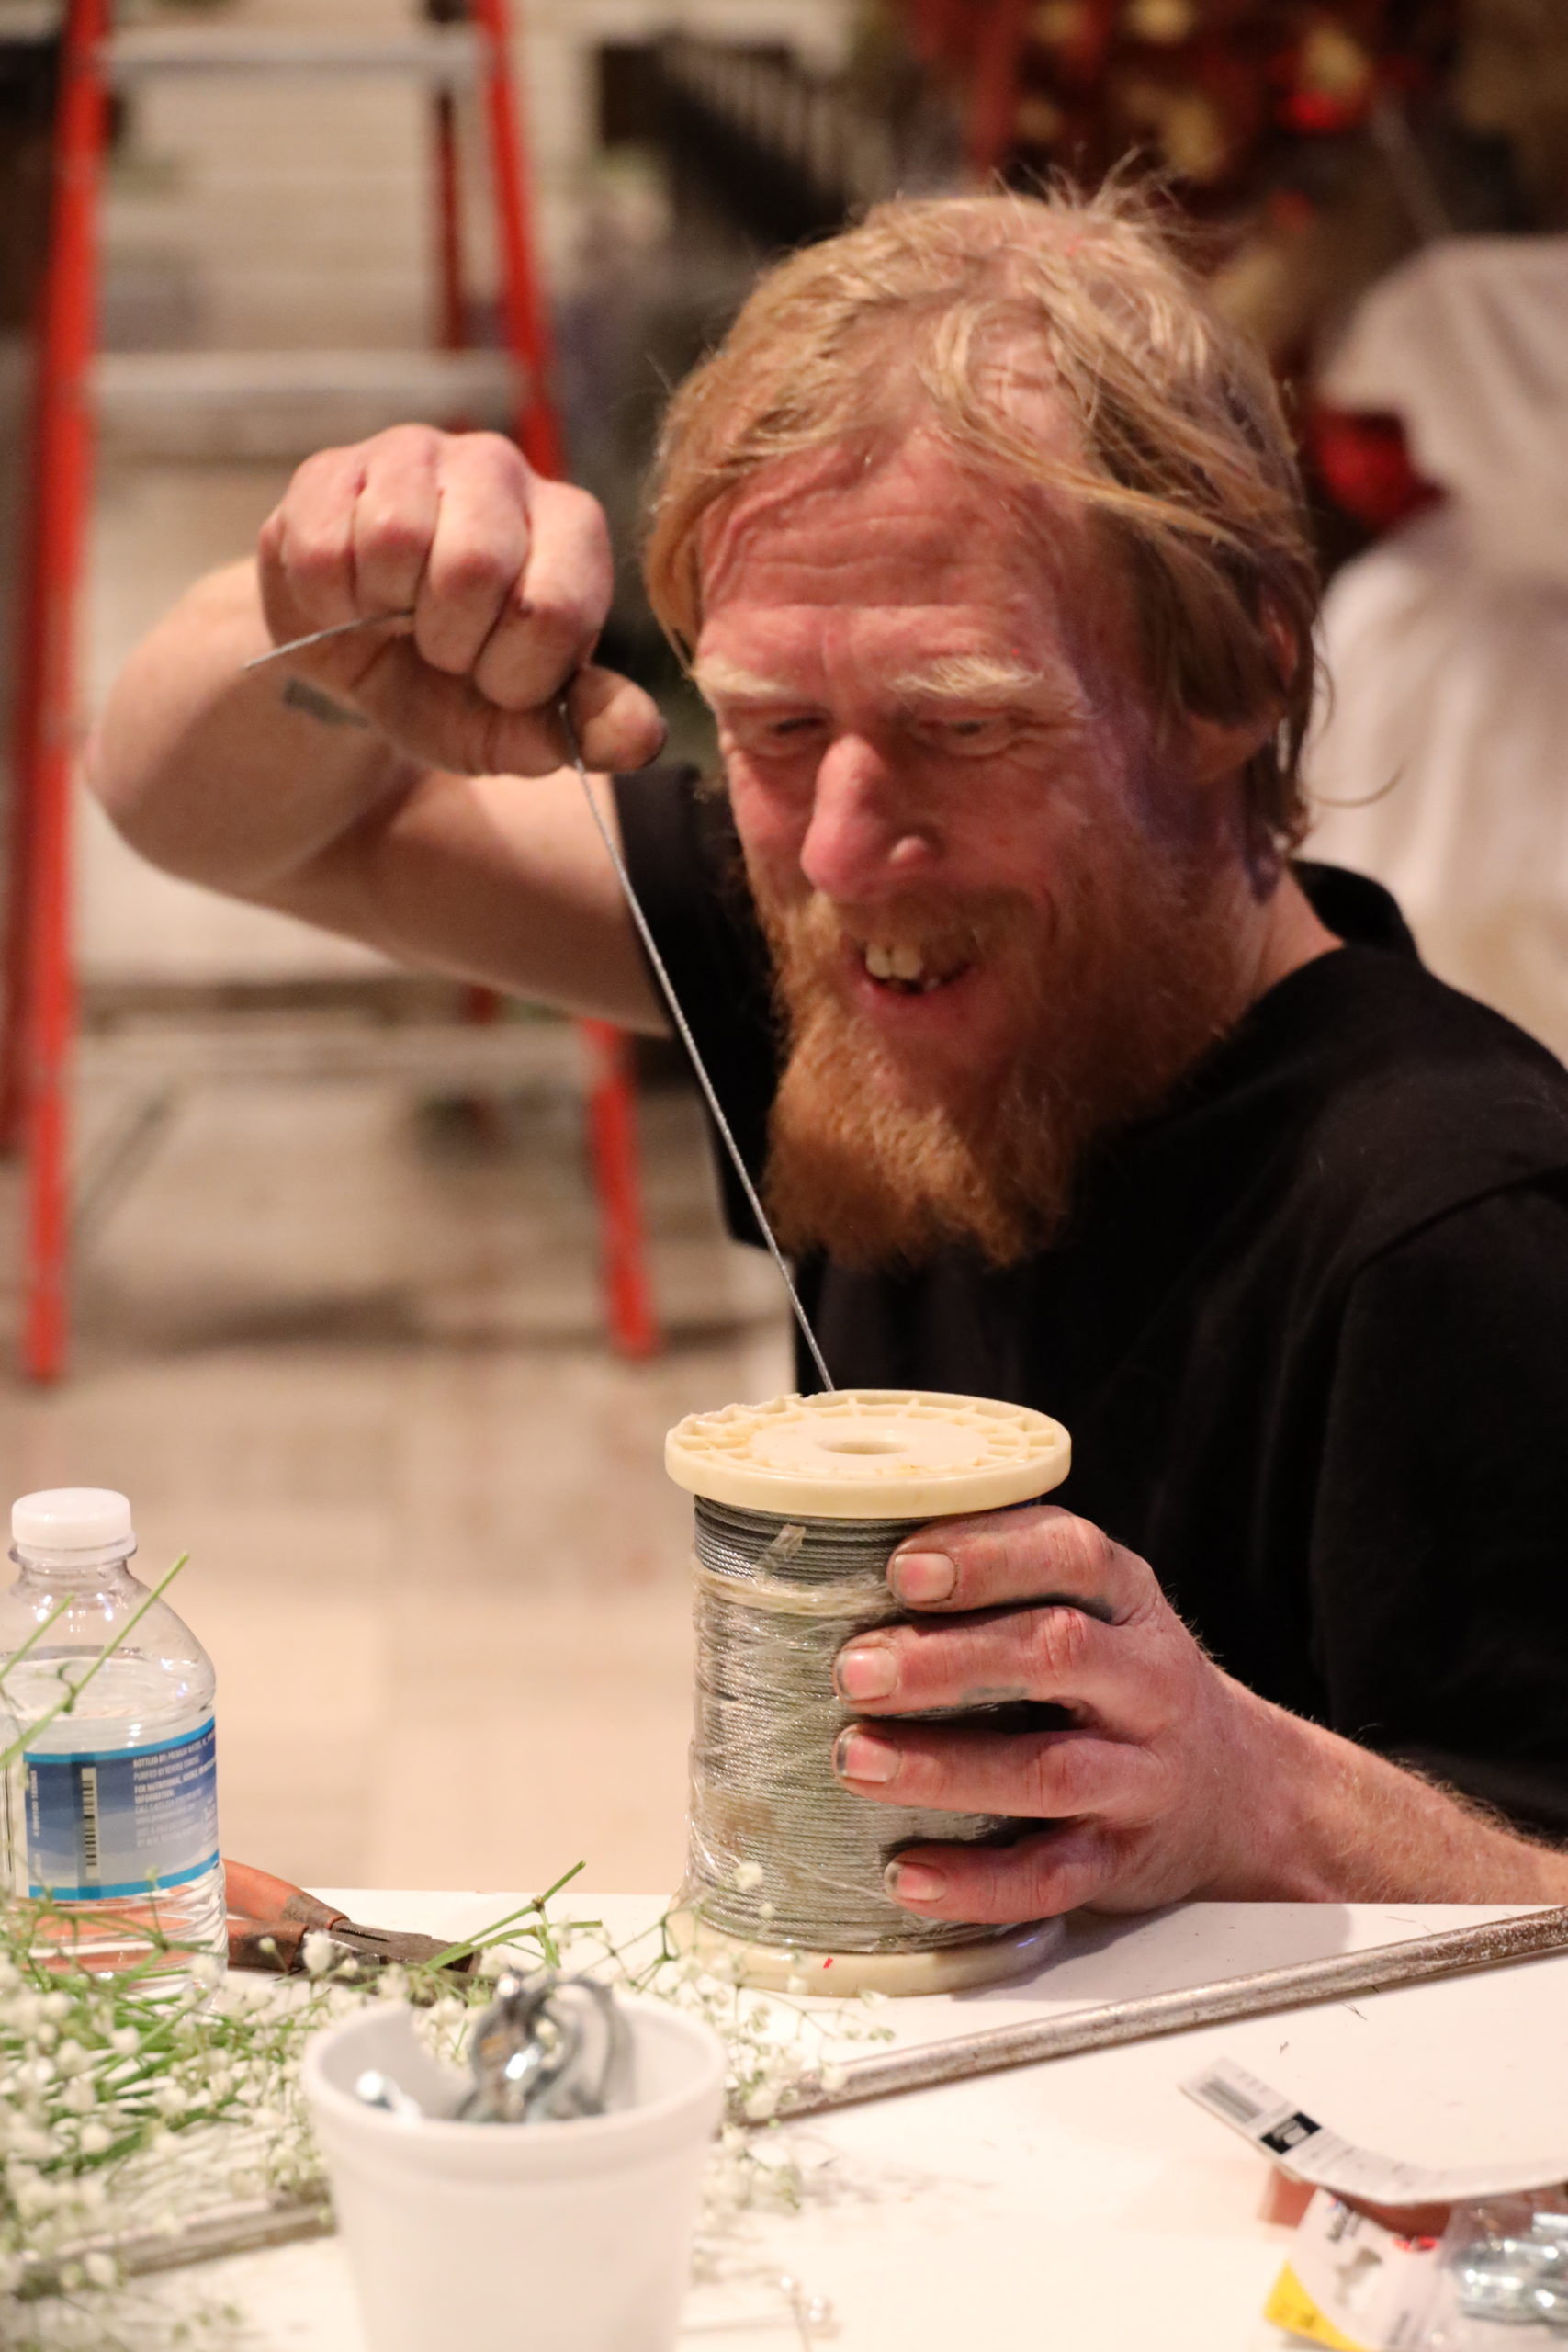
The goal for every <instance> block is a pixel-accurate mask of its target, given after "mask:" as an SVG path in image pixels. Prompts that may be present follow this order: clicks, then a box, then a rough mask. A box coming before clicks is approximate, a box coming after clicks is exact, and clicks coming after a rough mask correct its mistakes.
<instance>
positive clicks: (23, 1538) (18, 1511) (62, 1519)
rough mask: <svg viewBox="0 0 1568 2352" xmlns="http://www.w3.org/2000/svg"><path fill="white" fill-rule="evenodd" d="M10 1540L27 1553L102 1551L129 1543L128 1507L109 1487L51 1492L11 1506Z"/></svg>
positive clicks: (54, 1489) (132, 1535)
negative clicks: (19, 1545)
mask: <svg viewBox="0 0 1568 2352" xmlns="http://www.w3.org/2000/svg"><path fill="white" fill-rule="evenodd" d="M11 1539H12V1541H13V1543H17V1544H21V1545H23V1546H24V1548H25V1549H26V1550H28V1551H29V1552H107V1551H108V1550H109V1549H110V1548H111V1547H112V1546H113V1545H115V1544H134V1543H135V1541H136V1537H135V1533H134V1532H133V1530H132V1528H131V1524H130V1503H129V1502H128V1501H127V1499H126V1498H125V1497H124V1496H123V1495H117V1494H116V1493H115V1491H114V1489H113V1487H47V1488H46V1489H45V1490H44V1492H43V1493H42V1494H38V1495H24V1496H23V1497H22V1498H21V1500H20V1501H19V1502H16V1503H13V1504H12V1506H11Z"/></svg>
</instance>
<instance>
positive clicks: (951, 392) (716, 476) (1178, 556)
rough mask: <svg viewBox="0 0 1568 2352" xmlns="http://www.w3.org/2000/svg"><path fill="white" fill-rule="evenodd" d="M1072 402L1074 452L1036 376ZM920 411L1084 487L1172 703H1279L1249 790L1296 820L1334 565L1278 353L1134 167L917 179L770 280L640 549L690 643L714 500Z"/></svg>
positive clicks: (1046, 477) (968, 450) (673, 626)
mask: <svg viewBox="0 0 1568 2352" xmlns="http://www.w3.org/2000/svg"><path fill="white" fill-rule="evenodd" d="M1035 389H1038V390H1045V391H1046V392H1048V393H1050V394H1053V395H1054V396H1055V398H1056V400H1057V401H1060V402H1063V403H1065V404H1066V410H1067V413H1068V415H1069V418H1070V420H1071V421H1072V422H1073V423H1074V424H1076V427H1077V433H1076V436H1075V437H1076V440H1077V448H1076V450H1071V451H1069V453H1068V454H1066V455H1064V454H1063V452H1062V450H1061V448H1060V447H1059V446H1052V445H1048V444H1047V443H1046V441H1045V440H1043V438H1042V437H1041V436H1040V435H1038V433H1037V432H1035V431H1034V430H1032V427H1031V422H1030V419H1031V404H1030V402H1029V401H1027V400H1024V401H1020V400H1019V398H1018V397H1017V394H1018V393H1019V392H1020V391H1023V392H1027V391H1029V390H1035ZM917 420H918V421H919V422H920V423H921V424H923V425H924V427H925V428H926V429H927V430H928V431H931V432H932V433H933V434H934V435H936V436H937V438H938V439H939V440H940V441H942V443H943V444H944V445H945V446H946V447H949V448H951V449H952V450H953V453H954V454H955V455H956V456H958V457H959V458H961V459H962V460H963V461H964V462H965V463H967V464H969V465H971V466H973V467H975V468H976V469H978V470H980V471H981V472H982V473H983V474H984V475H986V476H987V477H988V478H990V479H993V480H995V481H998V482H999V483H1001V484H1004V485H1006V486H1008V487H1009V488H1010V489H1013V490H1015V491H1016V490H1026V489H1027V488H1029V487H1030V486H1032V485H1043V486H1045V487H1047V488H1049V489H1053V490H1058V491H1060V490H1066V491H1068V492H1073V493H1075V494H1076V495H1077V497H1079V498H1080V499H1082V500H1083V501H1084V502H1085V503H1087V505H1088V506H1089V507H1090V508H1091V509H1092V510H1093V511H1094V512H1095V514H1096V515H1097V516H1098V517H1099V519H1100V523H1101V525H1102V526H1103V527H1104V529H1105V531H1106V533H1107V535H1108V537H1109V538H1110V540H1111V543H1112V544H1113V546H1114V547H1115V548H1117V549H1118V551H1119V553H1120V555H1121V558H1122V562H1123V563H1124V565H1125V567H1126V572H1127V577H1128V580H1129V583H1130V590H1131V594H1132V598H1133V604H1134V611H1135V614H1136V619H1137V628H1138V635H1139V640H1140V650H1141V657H1142V663H1143V671H1144V677H1145V686H1146V691H1147V693H1148V695H1149V699H1150V703H1151V707H1152V708H1153V710H1154V712H1155V714H1156V719H1163V720H1164V721H1166V722H1169V721H1171V720H1173V719H1175V718H1178V717H1179V716H1180V715H1181V714H1183V713H1188V714H1192V715H1195V716H1199V717H1201V718H1212V719H1217V720H1220V721H1222V722H1224V723H1227V724H1254V723H1258V722H1259V721H1273V722H1275V723H1273V724H1271V725H1270V727H1269V740H1268V741H1267V742H1266V743H1265V744H1264V746H1263V748H1262V749H1261V750H1260V751H1259V752H1258V753H1257V754H1256V755H1255V756H1254V758H1253V759H1252V760H1251V762H1250V763H1249V765H1248V768H1247V785H1248V790H1249V794H1250V798H1251V806H1252V808H1253V809H1254V810H1255V811H1256V813H1257V815H1258V818H1259V819H1260V820H1262V821H1263V822H1264V823H1265V824H1266V825H1267V826H1268V828H1269V831H1270V833H1271V834H1272V835H1273V836H1274V838H1275V839H1276V840H1278V841H1280V842H1284V843H1292V842H1296V841H1298V840H1299V839H1300V837H1301V835H1302V833H1303V831H1304V830H1305V814H1304V808H1303V797H1302V792H1301V786H1300V784H1299V781H1298V775H1297V769H1298V764H1299V761H1300V755H1301V746H1302V738H1303V733H1304V731H1305V728H1306V722H1307V718H1308V715H1309V712H1310V710H1311V707H1312V694H1313V643H1312V630H1313V620H1314V614H1315V611H1316V605H1317V594H1318V589H1317V578H1316V569H1315V565H1314V559H1313V554H1312V548H1311V545H1310V542H1309V539H1308V536H1307V530H1306V524H1305V516H1304V511H1303V500H1302V492H1301V483H1300V480H1299V477H1298V475H1297V471H1296V466H1295V460H1294V458H1293V455H1292V448H1291V440H1290V434H1289V431H1288V428H1287V426H1286V424H1285V420H1284V417H1283V414H1282V413H1281V410H1280V402H1279V399H1278V396H1277V394H1276V392H1275V389H1274V385H1273V382H1272V379H1270V377H1269V371H1268V368H1267V366H1266V365H1265V362H1264V360H1263V358H1262V356H1261V355H1260V354H1259V353H1258V351H1256V350H1255V349H1254V348H1253V347H1252V345H1250V344H1248V343H1247V341H1246V340H1245V339H1244V338H1243V336H1242V335H1241V334H1238V333H1237V332H1236V331H1235V329H1234V328H1233V327H1231V326H1230V325H1228V324H1227V323H1226V322H1225V321H1224V319H1223V318H1222V317H1221V316H1220V314H1219V313H1218V311H1216V310H1215V309H1214V307H1213V304H1212V303H1211V301H1210V300H1209V299H1208V297H1207V295H1206V294H1205V292H1204V290H1203V288H1202V287H1201V284H1200V282H1199V280H1198V279H1197V278H1196V277H1195V276H1194V275H1193V274H1192V272H1191V271H1190V269H1189V268H1188V267H1187V266H1185V264H1184V263H1183V262H1182V261H1181V260H1180V259H1179V257H1178V255H1177V254H1176V253H1175V252H1174V251H1173V249H1172V247H1171V245H1170V243H1169V242H1168V240H1167V238H1166V237H1165V236H1164V235H1163V234H1162V233H1161V232H1160V231H1159V229H1158V228H1157V227H1156V223H1155V220H1154V217H1153V215H1152V212H1151V210H1150V208H1149V207H1148V205H1147V204H1146V203H1145V201H1143V200H1142V199H1140V198H1136V197H1135V196H1134V195H1133V194H1132V193H1130V192H1129V191H1128V190H1126V189H1124V188H1118V187H1111V188H1109V189H1105V190H1102V191H1100V193H1099V194H1098V195H1095V196H1093V197H1081V196H1078V195H1076V194H1073V193H1071V192H1067V191H1062V190H1058V191H1055V192H1053V193H1051V194H1049V195H1047V196H1044V197H1039V198H1036V197H1021V196H1013V195H996V196H973V197H953V198H924V199H899V200H897V201H896V202H893V203H890V204H883V205H879V206H878V207H877V208H876V209H875V210H874V212H872V213H871V214H870V215H869V216H868V218H867V219H866V220H864V221H863V222H862V223H861V224H860V225H859V226H858V227H856V228H852V229H850V230H847V231H845V232H843V233H842V234H841V235H840V236H836V237H833V238H830V239H829V240H828V241H827V242H826V243H821V244H817V245H810V246H807V248H806V249H805V250H804V251H802V252H800V253H796V254H791V255H790V256H789V257H788V259H786V260H784V261H783V262H781V263H779V264H778V265H777V266H776V267H774V268H773V269H772V270H770V271H769V272H768V273H767V274H766V275H765V276H764V277H762V278H761V281H760V283H759V284H758V286H757V287H756V288H755V289H754V290H753V292H752V294H751V295H750V299H749V300H748V301H747V303H746V305H745V307H744V309H743V310H742V311H741V312H740V314H739V318H738V319H737V320H736V322H735V323H734V325H733V327H732V328H731V329H730V332H729V334H728V336H727V337H726V339H725V341H724V343H723V344H722V345H721V346H720V347H719V349H718V350H716V352H714V353H713V354H712V355H711V356H709V357H708V358H707V359H705V361H704V362H703V363H702V365H701V366H700V367H699V368H696V369H695V371H694V373H693V374H692V375H691V376H690V377H688V378H687V379H686V381H685V382H684V383H683V384H682V386H681V388H680V390H678V391H677V393H676V394H675V397H674V399H673V400H672V401H671V404H670V409H669V413H668V415H667V417H666V421H665V426H664V432H663V435H662V439H661V442H660V452H659V458H658V462H657V466H656V469H655V475H654V483H653V493H652V509H651V525H650V530H649V541H648V546H647V550H646V559H645V561H646V573H647V580H648V589H649V598H650V600H651V602H652V605H653V608H654V611H655V612H656V614H657V615H658V616H659V618H660V621H661V623H662V624H663V626H664V628H665V629H666V630H667V631H668V632H669V634H670V635H671V638H672V639H674V641H675V643H676V644H677V646H678V647H680V648H681V649H682V650H683V652H685V653H686V654H687V656H688V657H689V656H690V654H691V652H692V650H693V649H694V646H695V643H696V639H697V635H698V632H699V630H700V628H701V626H702V610H703V605H702V575H701V569H700V564H699V538H700V531H701V525H702V522H703V518H704V517H705V515H707V514H708V512H709V511H710V510H711V509H712V508H713V507H714V506H715V505H716V504H717V503H718V502H720V501H721V500H724V499H726V498H728V496H730V495H731V494H732V493H733V492H735V491H737V490H738V489H739V487H740V485H741V484H742V483H744V482H746V481H748V480H749V479H750V477H751V476H752V475H753V474H755V473H757V472H758V471H759V470H760V469H761V468H762V467H764V466H770V465H773V464H776V463H777V462H778V461H779V460H780V459H783V458H793V457H800V456H805V455H807V454H808V453H811V452H813V451H817V450H820V449H825V448H829V447H834V446H843V447H846V448H850V449H852V448H853V447H856V446H860V447H865V448H868V449H869V448H874V447H877V446H879V445H885V444H886V442H887V441H888V440H889V438H890V437H891V436H892V435H894V434H895V433H897V434H900V435H901V434H902V432H903V431H904V430H906V429H908V426H909V425H910V424H914V423H915V422H917Z"/></svg>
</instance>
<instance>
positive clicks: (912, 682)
mask: <svg viewBox="0 0 1568 2352" xmlns="http://www.w3.org/2000/svg"><path fill="white" fill-rule="evenodd" d="M891 684H892V690H893V692H894V693H895V694H896V695H897V696H898V698H899V700H900V701H902V702H966V703H979V704H982V705H985V704H988V703H989V704H996V705H998V706H1000V705H1003V704H1006V703H1010V702H1013V701H1016V700H1017V699H1018V697H1019V696H1020V695H1024V696H1029V695H1039V694H1041V693H1042V692H1045V693H1050V694H1054V695H1060V692H1061V686H1060V682H1059V681H1058V680H1054V679H1052V678H1051V677H1050V676H1049V675H1048V674H1047V673H1046V672H1044V671H1043V670H1037V669H1035V668H1033V667H1032V664H1030V663H1028V662H1005V661H1000V660H998V658H997V657H996V656H995V655H994V654H988V653H946V654H941V655H939V656H938V658H937V659H936V660H935V661H934V662H922V664H921V665H920V667H919V669H918V670H906V671H905V672H904V673H902V674H901V675H900V676H898V677H897V678H894V679H893V680H892V681H891Z"/></svg>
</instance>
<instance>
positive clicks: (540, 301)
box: [473, 0, 660, 1357]
mask: <svg viewBox="0 0 1568 2352" xmlns="http://www.w3.org/2000/svg"><path fill="white" fill-rule="evenodd" d="M473 21H474V24H475V26H476V27H477V28H478V30H479V38H480V40H481V41H482V43H483V45H484V100H485V112H486V117H487V119H488V122H489V127H490V155H491V178H492V181H493V185H494V195H495V209H496V220H497V225H498V227H499V230H500V234H501V315H502V332H503V334H504V335H505V339H506V346H507V349H508V350H509V351H510V352H511V353H512V355H513V358H514V359H515V360H516V362H517V365H518V368H519V369H520V371H521V372H522V375H523V379H524V388H525V389H524V393H523V401H522V406H521V410H520V413H519V414H518V417H517V423H516V434H517V442H518V446H519V447H520V448H521V449H522V451H523V454H524V456H525V458H527V460H528V462H529V464H530V465H531V466H532V467H534V469H536V472H538V473H542V474H548V475H550V476H551V477H552V478H554V477H558V476H559V475H561V474H563V473H564V472H565V471H566V450H565V444H564V441H563V438H562V435H561V429H560V418H559V415H558V411H557V408H556V404H555V400H554V396H553V392H552V390H551V379H552V369H553V361H554V351H553V346H552V337H551V334H550V323H549V311H548V308H547V304H546V302H545V300H544V295H543V292H542V289H541V287H540V283H539V275H538V269H537V265H536V255H535V249H534V241H533V237H532V234H531V232H530V227H529V220H528V203H527V186H528V181H527V173H526V168H525V147H524V141H523V127H522V118H521V114H520V111H519V108H518V104H517V91H516V85H515V82H514V80H513V73H512V57H511V36H512V27H511V22H510V16H509V11H508V8H507V0H473ZM578 1029H579V1033H580V1035H581V1038H582V1043H583V1047H584V1050H585V1052H586V1054H587V1057H588V1062H589V1069H590V1083H589V1095H588V1128H589V1138H590V1143H591V1146H592V1157H593V1176H594V1183H595V1186H596V1189H597V1192H598V1196H599V1217H600V1250H601V1263H602V1266H603V1270H604V1294H605V1302H606V1306H607V1310H608V1314H609V1321H610V1334H611V1338H612V1340H613V1341H614V1343H615V1348H616V1351H618V1352H619V1353H620V1354H621V1355H625V1356H634V1357H637V1356H648V1355H652V1354H653V1353H654V1352H655V1351H657V1350H658V1348H659V1346H660V1332H659V1323H658V1318H657V1317H656V1315H655V1313H654V1306H653V1292H652V1286H651V1284H650V1283H649V1274H648V1241H647V1230H646V1226H645V1223H644V1218H643V1211H642V1186H641V1181H640V1171H639V1160H638V1152H637V1094H636V1090H635V1087H634V1085H633V1080H632V1067H631V1050H630V1046H629V1044H628V1041H627V1040H626V1037H625V1036H624V1035H622V1033H621V1032H620V1030H618V1029H616V1028H615V1026H614V1025H613V1023H609V1022H605V1021H582V1022H580V1023H578Z"/></svg>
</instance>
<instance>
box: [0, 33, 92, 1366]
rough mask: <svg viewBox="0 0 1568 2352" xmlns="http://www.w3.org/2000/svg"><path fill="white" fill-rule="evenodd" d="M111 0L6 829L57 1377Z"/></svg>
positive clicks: (37, 434) (85, 126)
mask: <svg viewBox="0 0 1568 2352" xmlns="http://www.w3.org/2000/svg"><path fill="white" fill-rule="evenodd" d="M106 30H107V0H69V6H68V7H67V10H66V16H65V27H64V35H63V40H62V55H61V85H60V98H59V107H58V115H57V123H56V131H55V141H54V176H53V189H52V198H51V216H50V240H49V266H48V273H47V276H46V277H45V281H44V291H43V304H42V316H41V320H40V322H39V362H38V379H37V392H36V399H35V421H34V437H33V447H32V482H33V505H32V512H31V516H30V530H29V538H28V577H27V580H26V582H25V585H24V594H23V599H22V605H23V623H22V637H21V642H22V666H21V673H20V677H19V679H18V686H19V696H18V701H19V710H18V726H17V757H16V767H15V775H14V779H13V786H14V790H15V794H16V800H15V811H14V823H13V828H12V854H13V859H14V865H13V869H12V880H11V893H10V895H11V919H12V929H11V934H10V937H9V939H8V941H7V965H8V972H7V978H8V980H9V984H10V990H11V995H10V1001H9V1002H8V1004H7V1007H6V1022H7V1031H6V1056H5V1062H6V1070H5V1075H6V1092H7V1097H8V1102H7V1106H6V1107H7V1109H11V1110H12V1115H15V1110H14V1109H12V1106H16V1108H18V1109H19V1113H20V1125H21V1129H22V1136H23V1141H24V1146H25V1151H26V1194H25V1209H24V1223H25V1233H26V1245H25V1246H26V1261H25V1264H26V1271H25V1275H24V1286H23V1308H22V1333H21V1358H22V1369H23V1371H24V1372H25V1373H26V1374H27V1376H28V1379H30V1380H38V1381H52V1380H58V1379H59V1377H60V1375H61V1374H62V1372H63V1371H64V1369H65V1358H66V1351H67V1348H68V1344H69V1336H70V1312H69V1306H68V1301H67V1277H68V1259H69V1244H70V1228H71V1169H70V1148H71V1106H70V1080H71V1054H72V1047H73V1042H74V1036H75V1026H76V991H75V982H74V976H73V967H72V922H71V912H72V910H71V795H72V788H73V774H72V771H73V760H72V752H73V727H74V686H75V625H76V611H77V603H78V594H77V592H78V589H79V587H80V584H81V577H82V567H83V560H84V554H85V537H86V528H87V515H88V507H89V503H90V500H91V495H92V471H93V426H92V412H91V405H90V403H91V400H92V385H91V381H90V371H91V368H92V360H93V349H94V343H95V339H96V300H97V237H96V225H97V223H96V215H97V182H98V175H99V172H100V169H101V167H102V161H103V152H104V141H105V133H106V127H107V99H106V95H105V91H104V87H103V84H102V82H101V81H100V79H99V76H98V74H97V70H96V48H97V44H98V43H99V41H100V40H102V39H103V36H104V33H105V31H106Z"/></svg>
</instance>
